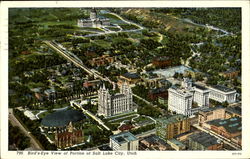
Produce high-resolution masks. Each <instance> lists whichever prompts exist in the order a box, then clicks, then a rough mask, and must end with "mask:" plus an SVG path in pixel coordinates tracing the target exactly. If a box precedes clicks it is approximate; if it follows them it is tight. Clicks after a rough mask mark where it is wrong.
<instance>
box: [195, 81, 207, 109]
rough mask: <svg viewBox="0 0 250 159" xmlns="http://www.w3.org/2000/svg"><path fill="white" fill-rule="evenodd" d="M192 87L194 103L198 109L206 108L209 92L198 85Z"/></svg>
mask: <svg viewBox="0 0 250 159" xmlns="http://www.w3.org/2000/svg"><path fill="white" fill-rule="evenodd" d="M192 87H193V90H194V102H196V103H197V104H198V106H200V107H208V106H209V92H210V90H209V89H207V88H206V87H204V86H201V85H198V84H193V86H192Z"/></svg>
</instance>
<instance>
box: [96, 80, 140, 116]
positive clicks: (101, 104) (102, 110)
mask: <svg viewBox="0 0 250 159" xmlns="http://www.w3.org/2000/svg"><path fill="white" fill-rule="evenodd" d="M134 109H135V107H134V106H133V94H132V90H131V88H130V87H129V85H128V84H126V83H124V84H123V85H122V86H121V89H120V93H116V94H114V95H111V94H110V92H109V90H108V89H106V88H105V85H103V87H101V88H100V89H99V90H98V115H103V116H105V117H109V116H113V115H116V114H120V113H123V112H129V111H133V110H134Z"/></svg>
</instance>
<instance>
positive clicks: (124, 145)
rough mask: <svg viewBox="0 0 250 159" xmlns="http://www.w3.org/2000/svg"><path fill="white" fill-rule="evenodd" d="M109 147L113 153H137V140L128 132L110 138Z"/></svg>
mask: <svg viewBox="0 0 250 159" xmlns="http://www.w3.org/2000/svg"><path fill="white" fill-rule="evenodd" d="M109 145H110V147H111V148H112V149H113V150H114V151H119V150H123V151H137V150H138V149H139V140H138V139H137V138H136V137H135V136H134V135H133V134H131V133H130V132H122V133H119V134H116V135H112V136H110V142H109Z"/></svg>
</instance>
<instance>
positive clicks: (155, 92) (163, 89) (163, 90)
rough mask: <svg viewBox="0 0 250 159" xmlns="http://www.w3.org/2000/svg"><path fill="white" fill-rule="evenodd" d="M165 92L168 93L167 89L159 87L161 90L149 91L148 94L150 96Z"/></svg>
mask: <svg viewBox="0 0 250 159" xmlns="http://www.w3.org/2000/svg"><path fill="white" fill-rule="evenodd" d="M167 91H168V90H167V88H165V87H161V88H155V89H151V90H150V91H149V93H151V94H158V93H164V92H167Z"/></svg>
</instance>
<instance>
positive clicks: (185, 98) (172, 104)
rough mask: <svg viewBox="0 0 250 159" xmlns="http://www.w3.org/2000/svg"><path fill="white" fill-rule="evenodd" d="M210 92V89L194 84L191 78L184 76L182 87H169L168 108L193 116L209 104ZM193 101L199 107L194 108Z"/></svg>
mask: <svg viewBox="0 0 250 159" xmlns="http://www.w3.org/2000/svg"><path fill="white" fill-rule="evenodd" d="M209 92H210V90H209V89H207V88H205V87H203V86H201V85H198V84H192V81H191V80H189V79H187V78H184V81H183V83H182V88H173V87H172V88H169V89H168V109H169V110H172V111H175V112H176V113H179V114H183V115H186V116H191V115H193V113H197V112H198V111H199V110H201V109H203V108H206V107H208V106H209ZM193 102H196V103H197V105H198V107H196V108H193Z"/></svg>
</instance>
